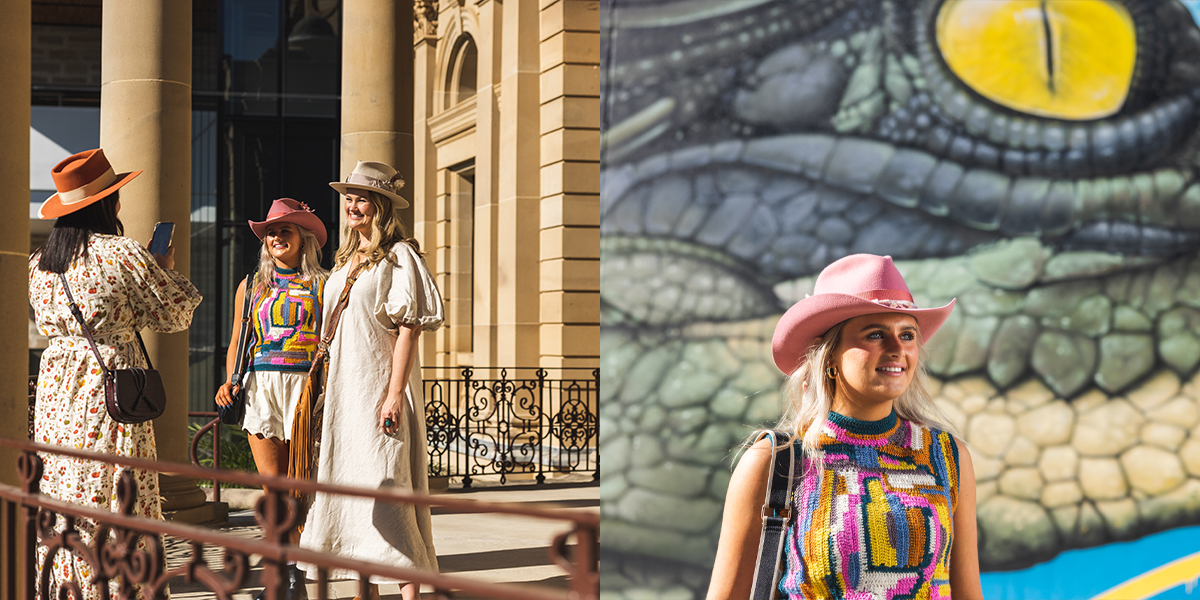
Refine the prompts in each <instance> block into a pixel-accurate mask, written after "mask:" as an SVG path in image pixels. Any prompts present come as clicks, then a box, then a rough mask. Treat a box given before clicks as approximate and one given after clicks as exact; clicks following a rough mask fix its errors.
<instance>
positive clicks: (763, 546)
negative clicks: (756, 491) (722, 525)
mask: <svg viewBox="0 0 1200 600" xmlns="http://www.w3.org/2000/svg"><path fill="white" fill-rule="evenodd" d="M764 437H766V438H770V440H771V472H770V473H768V474H767V494H766V498H764V499H763V507H762V521H763V527H762V535H761V536H760V537H759V542H758V559H757V562H755V565H754V583H753V585H752V587H751V588H750V589H751V590H752V592H751V596H750V598H751V600H771V598H774V597H775V589H776V586H777V585H778V583H779V577H780V575H781V574H782V573H781V572H780V565H781V562H782V560H781V559H782V557H783V542H784V538H785V534H786V533H787V524H788V519H789V517H790V516H791V505H790V504H789V502H788V497H789V496H790V495H791V491H792V480H793V475H794V470H795V466H796V461H795V444H793V443H792V435H791V434H789V433H786V432H783V431H775V430H763V431H761V432H759V434H758V435H757V436H756V437H755V439H754V441H755V442H757V441H758V440H761V439H763V438H764ZM801 456H803V453H802V454H801Z"/></svg>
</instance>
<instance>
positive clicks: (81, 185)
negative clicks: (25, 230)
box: [38, 148, 142, 219]
mask: <svg viewBox="0 0 1200 600" xmlns="http://www.w3.org/2000/svg"><path fill="white" fill-rule="evenodd" d="M141 173H142V172H141V171H131V172H129V173H121V174H120V175H118V174H117V173H115V172H114V171H113V168H112V165H111V164H109V162H108V159H107V158H105V156H104V150H101V149H100V148H96V149H95V150H84V151H83V152H80V153H78V154H72V155H71V156H68V157H67V158H65V159H63V161H62V162H60V163H58V164H57V165H54V168H53V169H50V177H51V178H52V179H54V187H55V189H57V190H58V193H56V194H54V195H53V196H50V197H49V198H47V199H46V201H45V202H43V203H42V206H41V207H40V208H38V217H39V218H42V219H56V218H58V217H61V216H63V215H67V214H70V213H73V212H75V211H77V210H79V209H81V208H83V207H85V206H88V205H90V204H93V203H95V202H97V201H99V200H102V199H104V198H106V197H108V195H109V194H112V193H113V192H115V191H117V189H119V188H120V187H121V186H123V185H125V184H127V183H129V182H130V181H133V178H134V177H137V176H138V175H141Z"/></svg>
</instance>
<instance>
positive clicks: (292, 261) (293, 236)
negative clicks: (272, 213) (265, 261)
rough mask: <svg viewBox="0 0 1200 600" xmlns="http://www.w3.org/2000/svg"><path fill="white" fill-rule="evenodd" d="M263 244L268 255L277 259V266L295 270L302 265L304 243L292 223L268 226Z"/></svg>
mask: <svg viewBox="0 0 1200 600" xmlns="http://www.w3.org/2000/svg"><path fill="white" fill-rule="evenodd" d="M263 244H265V245H266V247H267V253H268V254H270V255H271V258H273V259H275V264H276V265H278V266H281V267H284V268H288V269H294V268H296V267H297V266H298V265H299V264H300V253H301V251H302V250H303V247H304V241H303V240H302V239H300V230H299V229H298V228H297V226H296V225H295V224H292V223H272V224H270V225H267V231H266V234H265V235H263Z"/></svg>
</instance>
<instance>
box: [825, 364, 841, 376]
mask: <svg viewBox="0 0 1200 600" xmlns="http://www.w3.org/2000/svg"><path fill="white" fill-rule="evenodd" d="M825 376H826V377H828V378H830V379H837V376H838V368H837V367H833V366H830V367H826V368H825Z"/></svg>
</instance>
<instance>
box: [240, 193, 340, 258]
mask: <svg viewBox="0 0 1200 600" xmlns="http://www.w3.org/2000/svg"><path fill="white" fill-rule="evenodd" d="M279 222H283V223H291V224H293V225H296V226H297V227H303V228H305V229H307V230H308V231H309V232H310V233H312V234H313V235H314V236H316V237H317V244H318V245H320V246H324V245H325V239H326V237H327V236H328V234H327V232H326V229H325V223H324V222H323V221H321V218H320V217H318V216H317V215H315V214H313V211H312V209H311V208H309V207H308V205H307V204H305V203H303V202H298V201H296V200H292V199H291V198H279V199H278V200H276V201H274V202H272V203H271V210H268V211H267V218H266V219H263V220H262V221H250V230H251V231H253V232H254V235H257V236H258V239H260V240H261V239H263V236H264V235H266V234H267V225H270V224H271V223H279Z"/></svg>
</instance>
